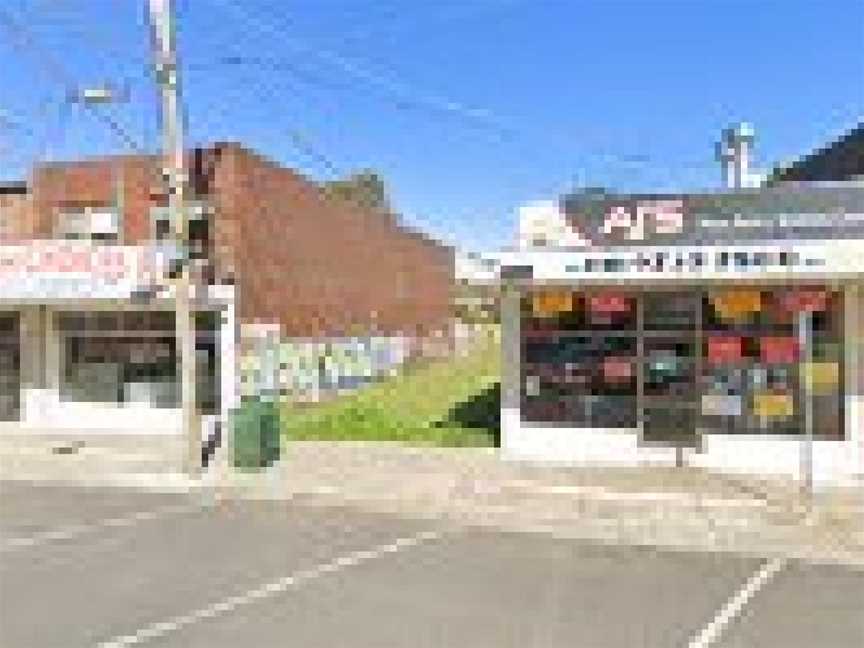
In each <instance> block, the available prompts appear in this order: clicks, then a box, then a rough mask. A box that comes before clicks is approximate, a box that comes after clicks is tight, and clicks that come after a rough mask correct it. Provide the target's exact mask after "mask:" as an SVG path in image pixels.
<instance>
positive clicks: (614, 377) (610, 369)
mask: <svg viewBox="0 0 864 648" xmlns="http://www.w3.org/2000/svg"><path fill="white" fill-rule="evenodd" d="M632 377H633V363H632V362H630V360H629V359H628V358H606V359H605V360H603V379H604V380H606V381H608V382H616V381H621V380H630V378H632Z"/></svg>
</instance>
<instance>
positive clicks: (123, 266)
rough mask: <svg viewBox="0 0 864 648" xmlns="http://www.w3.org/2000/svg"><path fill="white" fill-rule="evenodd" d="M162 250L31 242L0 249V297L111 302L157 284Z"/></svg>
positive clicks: (164, 261) (163, 264)
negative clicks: (105, 300) (108, 300)
mask: <svg viewBox="0 0 864 648" xmlns="http://www.w3.org/2000/svg"><path fill="white" fill-rule="evenodd" d="M167 259H168V255H167V253H166V251H163V250H160V249H158V248H153V247H144V246H116V245H115V246H98V245H93V244H91V243H88V242H80V241H78V242H72V241H32V242H29V243H27V244H23V245H8V246H0V299H3V300H14V299H26V300H31V299H42V298H46V299H116V298H128V297H129V296H131V295H132V293H134V292H135V291H137V290H140V289H142V288H145V287H152V286H154V285H157V284H159V283H161V282H162V279H161V278H162V277H163V276H164V271H163V270H164V268H165V267H166V265H167Z"/></svg>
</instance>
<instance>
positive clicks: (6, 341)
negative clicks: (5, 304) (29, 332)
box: [0, 313, 21, 421]
mask: <svg viewBox="0 0 864 648" xmlns="http://www.w3.org/2000/svg"><path fill="white" fill-rule="evenodd" d="M20 417H21V334H20V315H19V314H18V313H8V314H7V313H2V314H0V421H17V420H19V419H20Z"/></svg>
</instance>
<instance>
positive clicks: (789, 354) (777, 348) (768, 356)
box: [759, 336, 798, 364]
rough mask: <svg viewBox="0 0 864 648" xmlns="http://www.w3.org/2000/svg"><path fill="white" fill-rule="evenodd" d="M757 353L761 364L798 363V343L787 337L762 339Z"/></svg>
mask: <svg viewBox="0 0 864 648" xmlns="http://www.w3.org/2000/svg"><path fill="white" fill-rule="evenodd" d="M759 352H760V356H761V358H762V362H766V363H769V364H770V363H790V362H798V341H797V340H796V339H795V338H794V337H788V336H776V337H773V336H772V337H763V338H762V339H761V340H759Z"/></svg>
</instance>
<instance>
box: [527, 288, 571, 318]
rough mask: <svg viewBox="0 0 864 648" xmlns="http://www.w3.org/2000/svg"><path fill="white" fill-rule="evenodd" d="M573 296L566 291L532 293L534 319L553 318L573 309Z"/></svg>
mask: <svg viewBox="0 0 864 648" xmlns="http://www.w3.org/2000/svg"><path fill="white" fill-rule="evenodd" d="M574 301H575V295H574V294H573V293H572V292H570V291H568V290H546V291H543V292H538V293H534V295H532V298H531V306H532V310H533V313H534V316H535V317H554V316H555V315H558V314H560V313H569V312H571V311H572V310H573V308H574Z"/></svg>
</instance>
